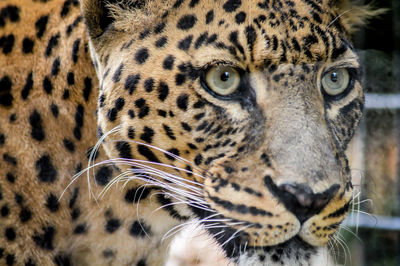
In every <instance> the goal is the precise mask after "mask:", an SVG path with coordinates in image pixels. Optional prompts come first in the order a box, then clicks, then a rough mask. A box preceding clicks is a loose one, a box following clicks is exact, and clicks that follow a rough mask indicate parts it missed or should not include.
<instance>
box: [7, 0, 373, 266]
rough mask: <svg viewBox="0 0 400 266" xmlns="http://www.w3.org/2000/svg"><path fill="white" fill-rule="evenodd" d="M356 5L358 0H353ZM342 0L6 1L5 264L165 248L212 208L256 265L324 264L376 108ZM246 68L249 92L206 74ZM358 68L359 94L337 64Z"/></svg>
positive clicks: (221, 235) (215, 229)
mask: <svg viewBox="0 0 400 266" xmlns="http://www.w3.org/2000/svg"><path fill="white" fill-rule="evenodd" d="M350 7H351V8H350ZM359 14H363V18H365V17H368V16H370V15H373V12H372V11H369V9H368V8H365V7H357V6H352V4H351V3H350V2H347V1H333V0H274V1H270V0H259V1H245V0H218V1H208V0H174V1H172V0H171V1H150V0H147V1H135V0H127V1H112V0H111V1H102V0H82V1H81V2H80V3H79V2H78V0H51V1H44V0H23V1H21V0H6V1H1V2H0V66H1V67H0V156H1V158H0V264H1V265H86V264H87V265H140V266H144V265H162V263H163V262H164V261H165V258H166V254H167V251H168V244H169V240H170V239H171V237H170V236H172V235H174V233H175V232H176V231H179V229H180V228H181V226H182V225H183V224H184V223H190V222H191V221H192V220H193V219H195V218H197V219H199V220H200V223H201V224H203V226H204V227H205V228H206V229H207V230H208V232H209V233H210V235H211V236H213V237H214V239H215V241H217V242H218V243H219V245H220V246H221V247H222V248H223V250H224V251H225V255H226V256H227V257H228V258H229V259H230V260H231V261H232V262H235V263H238V264H240V265H295V264H296V265H320V264H318V262H316V261H317V260H318V259H321V258H322V259H324V260H329V258H328V254H327V250H326V248H324V246H325V245H326V244H327V242H328V241H329V240H330V239H332V237H333V235H334V234H335V232H336V230H337V228H338V227H339V225H340V223H341V221H342V220H343V219H344V218H345V215H346V213H347V210H348V208H349V205H350V203H351V199H352V185H351V176H350V171H349V166H348V163H347V159H346V156H345V153H344V152H345V150H346V147H347V144H348V142H349V141H350V139H351V137H352V136H353V134H354V130H355V128H356V126H357V125H358V122H359V120H360V117H361V114H362V108H363V91H362V87H361V85H360V82H359V68H360V66H359V65H358V60H357V56H356V55H355V52H354V48H353V47H352V45H351V43H350V41H349V33H350V32H352V31H353V29H354V28H355V27H356V26H357V25H358V24H360V23H361V22H362V20H356V19H354V18H355V17H357V16H358V15H359ZM215 64H225V65H231V66H234V67H236V68H238V69H240V71H241V72H240V73H242V81H241V85H240V86H241V87H240V90H241V92H240V95H239V96H237V97H231V98H226V97H225V98H224V97H219V96H217V95H215V94H213V93H212V92H210V91H209V90H207V89H206V88H204V86H202V84H201V80H202V77H203V75H204V72H205V71H206V69H208V68H209V67H210V66H212V65H215ZM339 67H345V68H348V69H351V71H352V72H351V74H352V85H351V88H350V89H348V91H347V92H346V95H344V96H343V97H336V98H335V97H333V98H332V97H329V96H328V95H326V94H324V93H323V91H322V90H321V85H320V84H321V77H322V76H323V74H324V73H325V72H326V71H327V70H329V69H334V68H339Z"/></svg>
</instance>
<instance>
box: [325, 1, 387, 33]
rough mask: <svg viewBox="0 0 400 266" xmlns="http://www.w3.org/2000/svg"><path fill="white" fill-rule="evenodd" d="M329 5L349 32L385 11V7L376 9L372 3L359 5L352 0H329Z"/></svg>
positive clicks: (354, 30)
mask: <svg viewBox="0 0 400 266" xmlns="http://www.w3.org/2000/svg"><path fill="white" fill-rule="evenodd" d="M329 1H330V5H331V7H332V8H333V9H335V10H336V13H337V14H338V18H339V19H340V21H341V23H342V25H343V27H344V28H345V30H346V31H347V32H348V33H349V34H353V33H354V32H356V31H357V30H358V29H360V28H361V27H363V26H365V25H366V24H368V20H370V19H372V18H374V17H377V16H379V15H381V14H383V13H385V12H386V11H387V9H385V8H379V9H377V8H376V7H374V5H373V4H367V5H360V4H357V2H356V1H352V0H329Z"/></svg>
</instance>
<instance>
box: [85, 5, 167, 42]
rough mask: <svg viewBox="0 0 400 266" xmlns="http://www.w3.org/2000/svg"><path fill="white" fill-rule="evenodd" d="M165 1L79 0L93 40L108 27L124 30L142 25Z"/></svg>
mask: <svg viewBox="0 0 400 266" xmlns="http://www.w3.org/2000/svg"><path fill="white" fill-rule="evenodd" d="M156 2H161V3H156ZM165 2H168V1H157V0H81V9H82V14H83V17H84V18H85V22H86V26H87V29H88V33H89V37H90V38H91V39H92V40H93V41H95V40H96V39H98V38H100V37H101V36H102V35H104V34H105V33H106V32H107V31H108V30H110V29H112V30H117V31H118V30H122V31H126V30H129V28H132V27H135V24H136V25H143V23H145V22H146V21H148V20H149V18H152V17H154V16H155V15H156V14H155V13H157V15H158V13H159V12H160V9H161V10H163V9H164V8H165V7H166V6H167V5H166V4H165ZM163 7H164V8H163ZM140 23H141V24H140ZM124 27H126V28H124Z"/></svg>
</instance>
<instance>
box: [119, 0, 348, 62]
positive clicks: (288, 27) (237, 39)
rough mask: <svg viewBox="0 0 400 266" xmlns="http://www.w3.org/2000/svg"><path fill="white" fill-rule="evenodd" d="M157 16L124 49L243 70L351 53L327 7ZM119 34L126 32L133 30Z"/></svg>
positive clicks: (246, 3)
mask: <svg viewBox="0 0 400 266" xmlns="http://www.w3.org/2000/svg"><path fill="white" fill-rule="evenodd" d="M156 14H157V16H154V17H152V18H149V19H147V24H146V22H144V24H143V23H141V24H140V25H134V26H131V28H132V29H133V30H132V31H131V32H130V33H129V38H128V39H127V40H126V43H125V44H126V45H125V46H129V45H132V43H133V47H135V46H137V45H145V46H146V47H148V49H156V50H160V48H167V49H166V50H168V51H171V49H174V50H178V52H179V51H182V52H184V53H185V54H186V55H189V56H190V57H191V59H192V62H193V64H196V63H198V64H199V65H202V64H205V63H209V62H210V61H215V60H220V61H225V60H226V61H230V62H232V61H233V62H234V63H235V64H238V65H239V66H241V67H243V68H252V67H254V68H260V67H264V66H266V65H267V66H268V65H270V64H275V65H278V64H282V63H291V64H298V63H314V62H319V61H322V62H329V61H334V60H335V59H337V58H338V57H339V56H341V55H342V54H343V53H345V52H346V50H347V49H348V48H351V45H350V44H349V42H347V41H346V37H347V33H346V32H345V30H344V28H343V27H342V26H341V21H340V16H339V15H338V14H337V12H336V10H335V9H333V8H332V7H330V5H329V3H328V2H327V1H311V0H294V1H289V0H285V1H283V0H275V1H268V0H265V1H250V0H228V1H176V2H174V3H173V4H171V6H170V7H169V8H166V9H165V10H162V11H160V12H159V13H156ZM134 15H137V13H132V14H130V15H127V16H128V17H130V18H128V19H125V21H132V20H131V17H132V16H134ZM143 25H145V27H144V28H145V29H144V30H143ZM116 28H117V29H118V28H119V29H121V30H122V29H123V31H125V32H126V31H127V28H129V27H127V24H125V23H122V24H120V25H119V26H118V25H116ZM138 28H140V30H137V29H138ZM157 35H158V36H159V38H158V39H156V41H154V40H153V37H154V36H157ZM132 36H134V37H133V38H132ZM168 44H169V46H168ZM171 44H172V45H171Z"/></svg>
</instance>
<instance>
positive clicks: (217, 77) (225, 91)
mask: <svg viewBox="0 0 400 266" xmlns="http://www.w3.org/2000/svg"><path fill="white" fill-rule="evenodd" d="M205 82H206V85H207V87H208V88H209V89H210V90H212V91H213V92H214V93H216V94H218V95H221V96H229V95H231V94H233V93H234V92H235V91H236V90H237V89H238V87H239V84H240V74H239V72H238V71H237V70H236V69H235V68H233V67H231V66H214V67H211V68H210V69H208V70H207V72H206V75H205Z"/></svg>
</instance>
